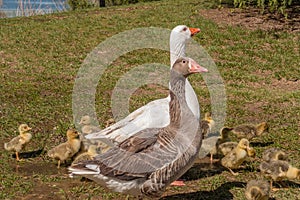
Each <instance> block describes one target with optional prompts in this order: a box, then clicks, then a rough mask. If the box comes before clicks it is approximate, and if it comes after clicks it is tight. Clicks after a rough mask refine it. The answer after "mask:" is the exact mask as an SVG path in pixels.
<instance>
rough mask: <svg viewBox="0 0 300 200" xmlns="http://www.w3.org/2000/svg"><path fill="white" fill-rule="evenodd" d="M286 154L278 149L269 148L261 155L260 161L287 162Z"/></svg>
mask: <svg viewBox="0 0 300 200" xmlns="http://www.w3.org/2000/svg"><path fill="white" fill-rule="evenodd" d="M287 158H288V156H287V154H286V153H285V152H284V151H283V150H281V149H279V148H269V149H267V150H265V151H264V152H263V154H262V159H263V160H264V161H266V162H269V161H271V160H287Z"/></svg>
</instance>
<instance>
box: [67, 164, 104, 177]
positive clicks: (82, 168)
mask: <svg viewBox="0 0 300 200" xmlns="http://www.w3.org/2000/svg"><path fill="white" fill-rule="evenodd" d="M68 170H69V172H70V174H69V176H70V177H73V176H74V175H96V174H100V168H99V166H97V165H93V164H86V165H85V164H80V163H79V164H75V165H73V166H71V167H69V168H68Z"/></svg>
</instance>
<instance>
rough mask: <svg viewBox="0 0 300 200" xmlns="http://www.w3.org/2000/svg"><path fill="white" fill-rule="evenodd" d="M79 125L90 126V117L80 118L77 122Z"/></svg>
mask: <svg viewBox="0 0 300 200" xmlns="http://www.w3.org/2000/svg"><path fill="white" fill-rule="evenodd" d="M79 124H80V125H90V124H91V117H90V116H88V115H85V116H82V117H81V120H80V122H79Z"/></svg>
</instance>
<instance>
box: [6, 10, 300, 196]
mask: <svg viewBox="0 0 300 200" xmlns="http://www.w3.org/2000/svg"><path fill="white" fill-rule="evenodd" d="M199 12H200V15H201V16H203V17H204V18H208V19H211V20H213V21H215V22H216V23H217V24H219V25H220V26H222V25H232V26H243V27H245V28H247V29H251V30H257V29H261V30H265V31H279V30H280V31H281V30H285V31H291V32H300V15H299V13H300V6H298V7H297V8H296V12H295V10H293V11H292V10H289V11H288V13H289V16H290V18H288V19H285V18H284V17H283V16H280V15H274V14H270V13H269V14H264V15H262V14H260V10H259V9H256V8H249V9H246V10H240V9H232V8H222V9H209V10H201V11H199ZM0 55H1V52H0ZM274 84H275V85H277V86H278V85H281V87H282V89H284V90H286V89H292V90H294V89H299V81H298V80H293V81H289V80H279V81H278V80H277V82H274ZM162 92H165V91H164V90H162ZM255 109H257V108H255ZM12 167H15V168H16V173H20V174H22V175H23V176H24V179H31V178H34V176H35V175H37V174H43V175H46V176H48V177H49V178H50V179H51V178H52V179H55V178H58V179H62V180H61V181H50V180H49V181H48V182H47V183H43V182H41V181H40V180H37V181H36V184H35V187H34V189H33V190H32V191H30V192H29V193H28V194H26V195H24V196H23V197H21V198H20V199H65V198H68V194H67V193H68V192H67V191H68V190H69V188H72V187H74V186H80V185H82V182H80V180H74V181H69V178H68V172H67V169H66V168H65V166H63V167H62V168H61V169H59V170H58V169H57V168H56V163H54V162H53V163H43V162H39V161H36V162H33V163H27V162H26V163H24V164H22V165H21V166H12ZM220 170H223V169H222V168H221V167H220V166H219V165H218V164H216V163H213V164H211V163H210V161H209V158H204V159H203V160H202V161H200V163H198V164H197V165H196V167H193V168H192V169H191V170H189V171H188V172H187V173H186V174H185V175H184V176H183V177H182V179H183V180H188V181H194V179H193V178H195V177H194V175H195V174H197V176H196V178H200V177H209V176H213V175H215V174H218V173H220V172H221V171H220ZM191 174H192V175H193V178H192V176H190V175H191ZM195 181H196V180H195ZM193 185H195V188H194V186H193ZM244 185H245V183H241V182H234V181H233V182H230V183H228V184H227V185H226V184H224V185H222V187H220V188H216V189H215V190H212V191H211V192H209V191H203V192H200V193H199V192H195V193H189V197H191V198H193V197H194V196H198V197H200V196H203V197H204V196H205V197H209V196H212V197H216V194H217V193H218V192H220V190H223V192H222V193H220V195H223V196H220V198H224V197H226V198H228V199H232V198H233V196H232V194H231V193H230V192H229V190H230V188H232V187H244ZM188 187H189V189H190V190H195V191H197V183H195V184H192V185H189V186H188ZM61 191H63V192H61ZM224 191H226V192H225V193H224ZM182 195H184V194H176V192H175V190H174V189H172V188H169V189H168V190H167V191H166V192H165V193H164V195H163V198H162V199H168V198H167V196H168V197H169V198H174V199H181V198H182V197H183V196H182ZM69 197H70V196H69ZM186 197H187V196H185V198H186Z"/></svg>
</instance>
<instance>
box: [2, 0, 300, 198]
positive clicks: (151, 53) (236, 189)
mask: <svg viewBox="0 0 300 200" xmlns="http://www.w3.org/2000/svg"><path fill="white" fill-rule="evenodd" d="M201 2H202V1H199V0H184V1H182V0H180V1H179V0H175V1H174V0H165V1H155V2H149V3H139V4H134V5H128V6H116V7H109V8H104V9H92V10H82V11H76V12H66V13H57V14H52V15H44V16H34V17H29V18H13V19H0V26H1V32H0V38H1V40H0V68H1V77H0V102H1V104H0V119H1V120H0V130H1V134H0V140H1V141H2V143H1V144H0V150H1V155H0V167H1V171H2V173H1V174H0V180H1V184H0V189H1V191H0V199H21V198H22V197H27V198H37V197H38V195H41V193H42V192H45V193H49V194H51V193H52V192H54V197H55V198H56V199H67V198H69V199H76V198H77V199H79V198H81V199H91V198H96V197H100V198H101V199H123V198H125V196H124V195H119V194H117V193H112V192H109V191H108V190H104V189H103V188H101V187H99V186H98V185H97V184H95V183H92V182H87V183H86V182H80V181H79V180H72V179H69V178H68V177H67V175H66V174H67V172H66V170H65V168H63V169H61V170H57V169H56V166H55V163H54V162H51V161H50V160H49V159H48V158H47V157H46V156H41V157H37V158H31V159H27V160H25V161H24V162H21V163H16V162H15V160H14V159H12V158H11V153H10V152H6V151H4V149H3V143H4V142H7V141H8V140H9V139H10V138H12V137H13V136H15V135H17V132H16V130H17V127H18V125H19V124H20V123H28V124H29V125H30V126H31V127H33V131H32V132H33V134H34V137H33V139H32V141H31V143H30V144H29V145H28V146H27V149H26V150H28V151H32V150H37V149H39V148H41V147H43V144H42V142H41V141H43V140H44V139H45V138H47V137H48V136H50V137H49V139H48V142H47V143H46V147H45V148H46V150H47V149H49V148H51V147H53V146H54V145H56V144H58V143H60V142H61V141H63V140H64V137H65V132H66V130H67V128H68V127H70V126H73V114H72V91H73V86H74V81H75V77H76V74H77V71H78V69H79V68H80V66H81V63H82V62H83V61H84V59H85V57H86V56H87V55H88V53H89V52H91V51H92V50H93V49H94V48H95V47H96V46H97V45H98V44H99V43H101V42H102V41H104V40H105V39H107V38H109V37H111V36H113V35H115V34H117V33H119V32H122V31H125V30H131V29H134V28H140V27H150V26H154V27H162V28H169V29H172V28H173V27H175V26H176V25H178V24H186V25H189V26H193V27H200V28H201V30H202V32H201V33H200V34H198V35H197V36H196V37H195V38H194V39H195V40H196V41H197V42H198V43H199V44H201V45H202V46H203V47H204V48H205V49H206V50H207V51H208V52H209V54H210V55H211V56H212V58H213V59H214V60H215V62H216V64H217V66H218V70H219V72H220V74H221V75H222V78H223V79H224V82H225V87H226V94H227V100H228V102H227V117H226V125H229V126H233V125H236V124H240V123H246V122H253V123H257V122H260V121H263V120H265V121H268V122H269V123H270V126H271V129H270V134H268V135H265V136H263V137H262V138H259V139H258V141H260V142H265V143H266V142H273V144H270V145H269V146H266V147H255V149H256V150H257V152H258V156H261V153H262V151H263V150H264V149H266V148H268V147H271V146H274V147H280V148H283V149H284V150H286V151H287V152H289V153H290V159H291V163H292V164H293V165H294V166H297V167H300V162H299V160H300V154H299V151H300V145H299V144H300V137H299V135H298V134H299V133H300V130H299V128H300V127H299V119H300V118H299V113H300V103H299V102H300V87H299V85H300V84H299V80H298V79H299V77H300V71H299V63H300V60H299V57H300V55H299V33H297V32H294V33H290V32H284V31H280V32H279V31H277V32H274V31H261V30H257V31H250V30H247V29H245V28H243V27H230V26H219V25H217V24H216V23H214V22H212V21H210V20H208V19H205V18H203V17H202V16H200V14H199V12H198V11H199V10H200V9H204V8H208V7H213V4H209V3H208V2H206V1H203V2H205V3H201ZM151 62H157V63H163V64H166V65H169V64H168V63H169V54H168V52H164V51H160V50H153V49H145V50H137V51H134V52H131V53H128V54H126V55H124V56H122V57H120V58H118V59H117V60H116V61H114V62H113V64H112V65H111V67H110V68H109V70H107V71H106V72H105V73H104V75H103V76H102V79H101V83H99V85H98V87H97V94H96V97H97V102H96V110H97V117H98V120H99V122H100V123H101V126H104V125H105V121H106V120H108V119H109V118H112V112H111V104H110V101H111V99H110V97H111V92H112V90H113V88H114V86H115V84H116V83H117V81H118V80H119V78H121V77H122V75H123V74H124V73H126V72H128V71H129V70H130V69H132V68H133V67H135V66H138V65H140V64H143V63H151ZM191 82H192V85H193V86H194V87H195V88H196V87H197V85H200V84H201V83H202V82H203V80H202V78H201V77H191ZM195 90H196V92H197V94H198V96H199V98H200V99H201V101H200V103H201V110H202V112H204V111H207V110H209V109H210V101H209V93H208V90H207V89H206V88H205V87H200V88H199V87H198V88H196V89H195ZM158 91H159V92H158ZM166 93H167V91H166V90H163V89H159V90H156V89H155V88H153V87H146V86H144V87H142V88H140V89H139V92H137V93H135V94H134V95H133V96H132V98H131V99H130V110H131V111H132V110H134V109H136V108H138V107H140V106H142V105H144V104H145V103H147V102H148V101H150V100H153V99H156V98H160V97H164V96H165V95H166ZM54 127H56V129H55V130H54V131H53V128H54ZM258 164H259V163H256V162H254V163H251V164H249V165H250V166H249V168H250V169H251V171H254V172H251V171H248V170H244V171H243V170H241V172H240V175H239V176H237V177H232V176H231V175H230V173H228V172H227V171H222V172H218V173H214V172H210V173H207V171H201V170H200V169H198V171H197V170H196V171H195V173H196V174H197V179H195V180H194V179H191V180H189V181H187V187H183V188H174V187H171V188H169V189H168V190H167V191H166V193H165V195H166V196H170V197H169V198H168V199H176V198H177V199H245V197H244V194H243V192H244V189H243V187H244V186H245V184H246V181H247V180H250V179H252V178H257V177H259V173H258V172H257V170H256V169H257V166H258ZM34 166H36V167H37V168H36V171H34V170H33V169H34V168H35V167H34ZM252 169H254V170H252ZM193 172H194V171H193ZM295 183H298V185H297V184H292V185H291V187H290V188H289V189H288V190H280V191H278V192H275V193H272V196H273V197H274V198H276V199H297V198H298V196H299V181H295ZM183 193H186V194H183ZM34 194H35V196H34ZM37 194H38V195H37ZM41 197H42V198H44V199H48V198H50V197H51V196H47V195H46V194H45V195H44V196H41Z"/></svg>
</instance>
